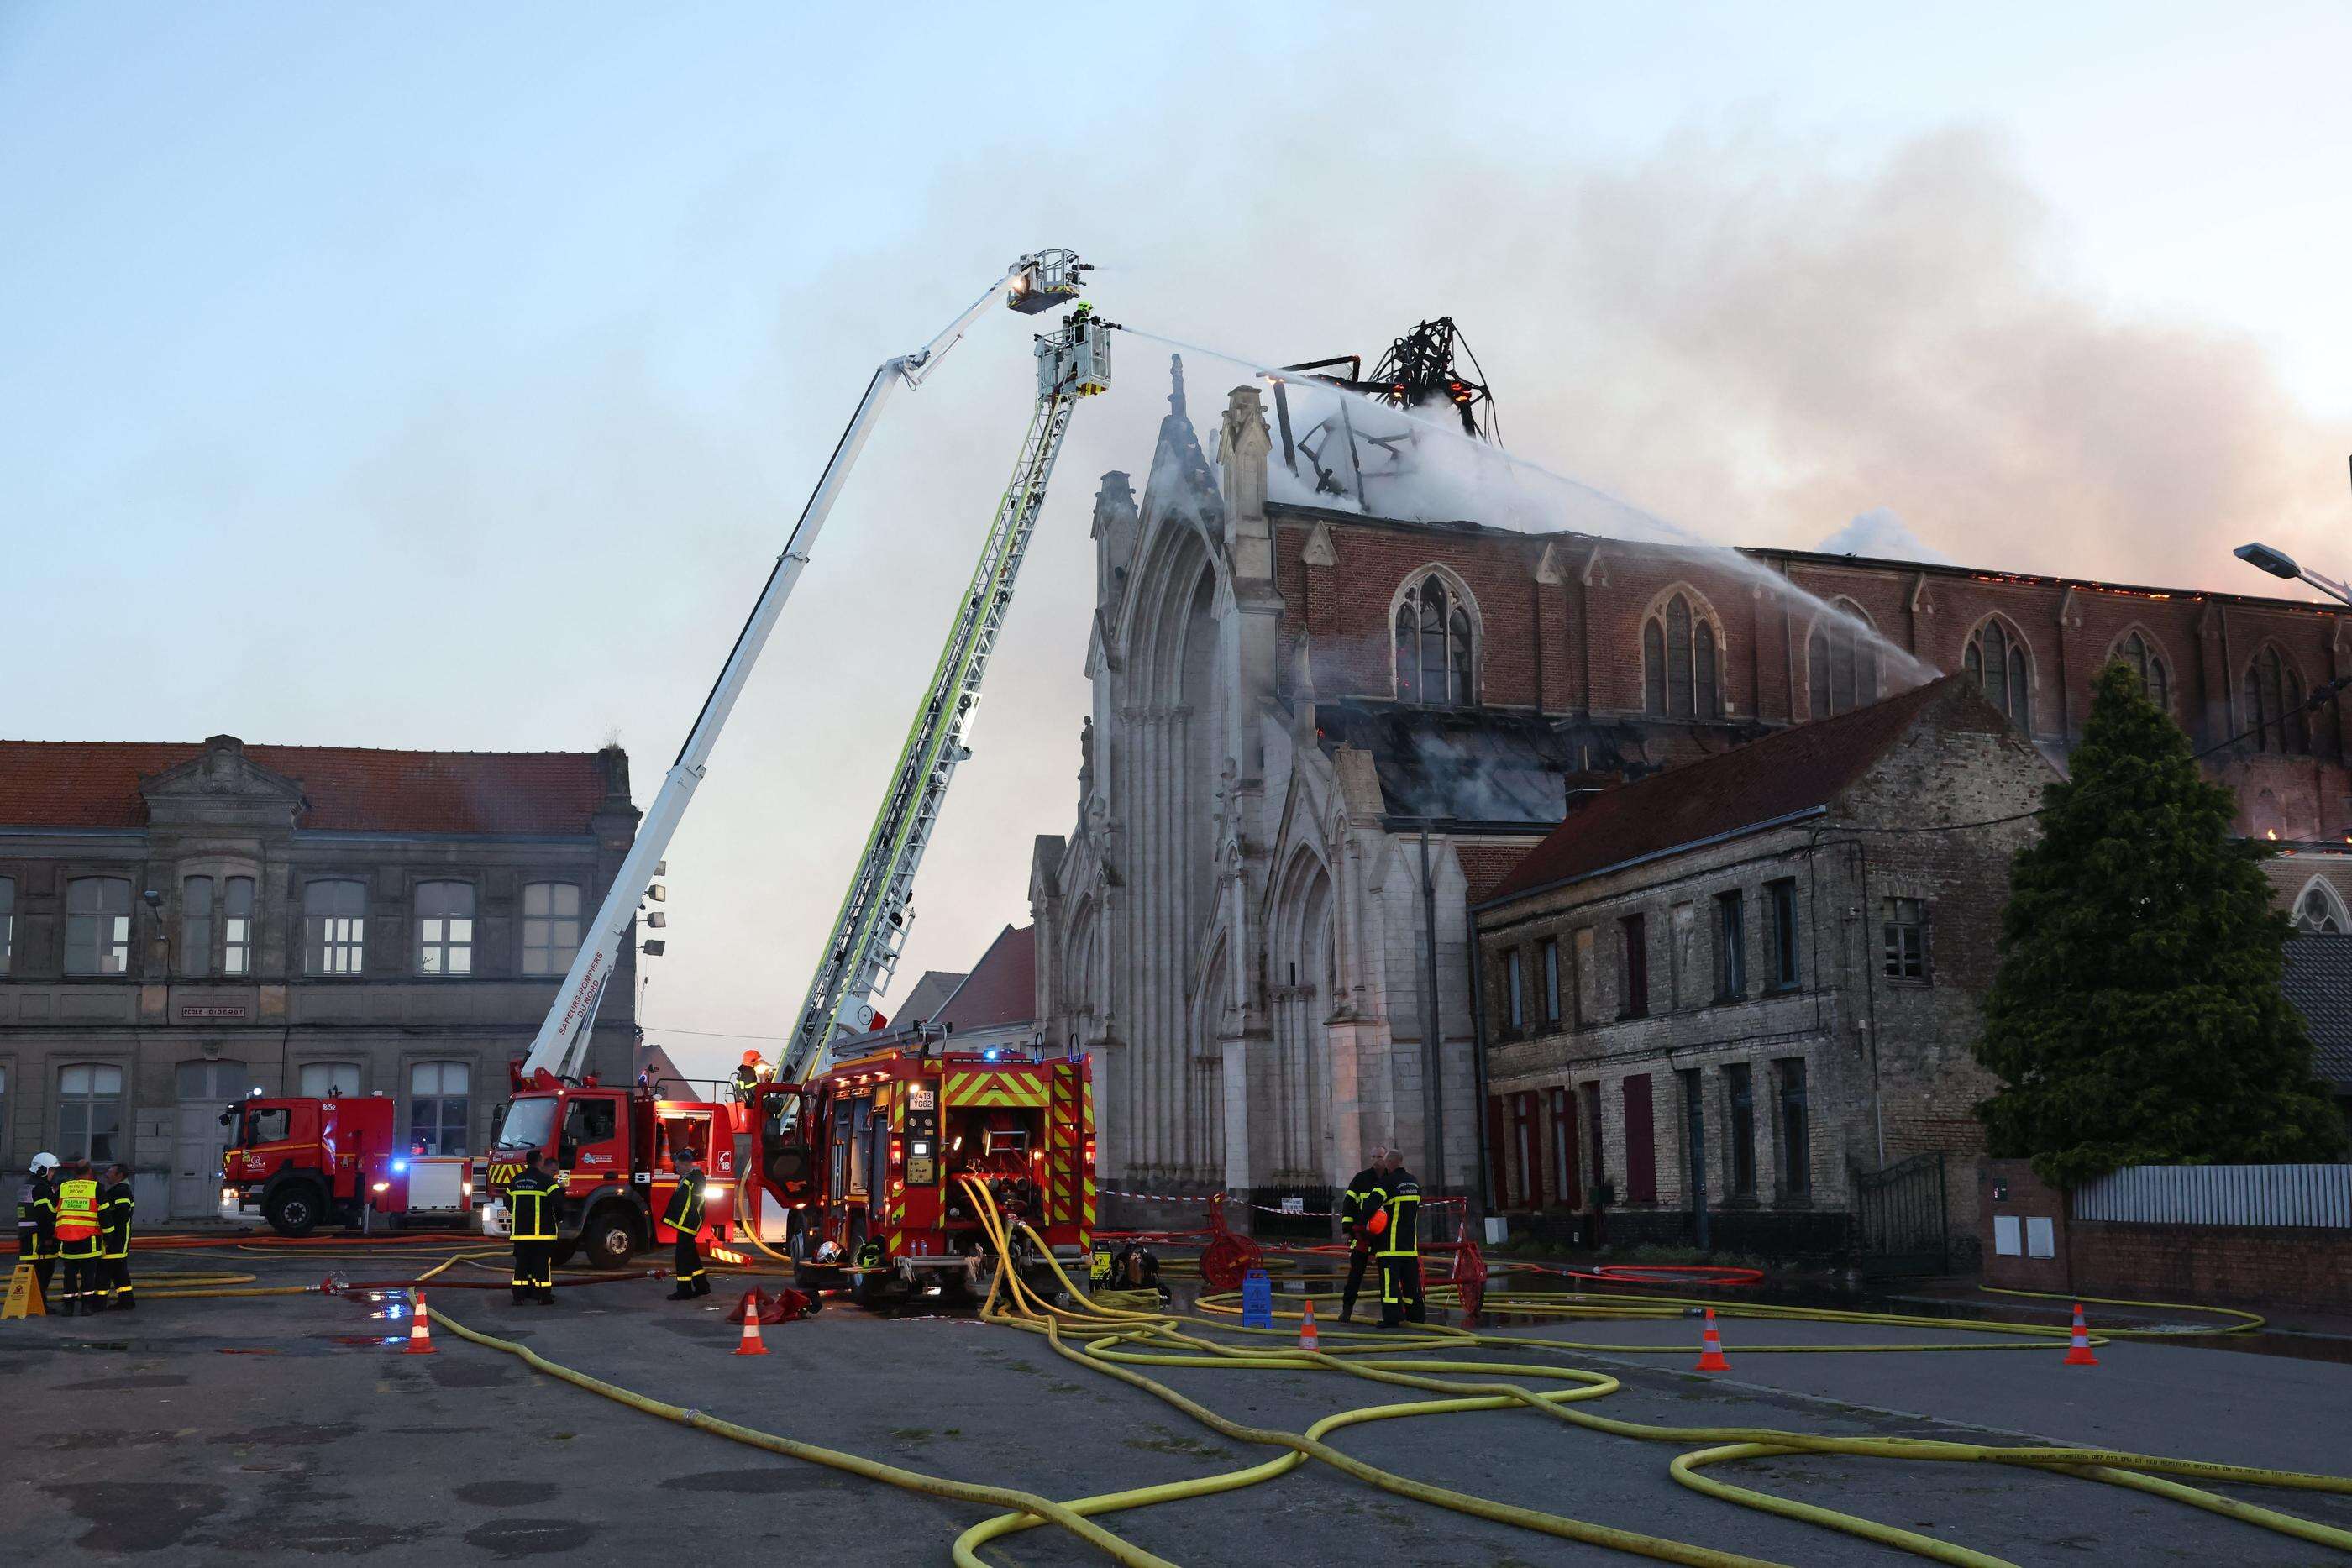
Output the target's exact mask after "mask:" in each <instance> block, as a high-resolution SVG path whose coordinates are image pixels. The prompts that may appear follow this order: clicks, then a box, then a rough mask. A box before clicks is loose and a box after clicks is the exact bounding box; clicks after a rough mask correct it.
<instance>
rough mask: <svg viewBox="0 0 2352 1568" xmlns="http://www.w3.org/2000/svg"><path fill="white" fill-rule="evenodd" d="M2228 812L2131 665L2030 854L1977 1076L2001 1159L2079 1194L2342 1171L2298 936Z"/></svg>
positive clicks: (2020, 872)
mask: <svg viewBox="0 0 2352 1568" xmlns="http://www.w3.org/2000/svg"><path fill="white" fill-rule="evenodd" d="M2236 814H2237V802H2236V800H2235V798H2234V797H2233V796H2232V795H2231V792H2230V791H2229V790H2228V789H2223V788H2221V786H2219V785H2215V784H2209V783H2207V782H2206V781H2205V780H2204V779H2203V778H2202V777H2200V774H2199V772H2198V769H2197V763H2196V761H2195V759H2194V758H2193V757H2192V756H2191V755H2190V753H2189V737H2187V736H2185V735H2183V734H2182V733H2181V731H2180V727H2179V726H2178V725H2176V724H2174V723H2173V722H2172V720H2171V719H2170V718H2168V716H2165V714H2163V713H2162V712H2161V711H2159V710H2158V708H2157V707H2156V706H2155V705H2154V704H2152V703H2150V702H2149V701H2148V700H2147V696H2146V695H2144V693H2143V692H2142V691H2141V689H2140V685H2139V683H2138V681H2137V678H2136V677H2135V676H2134V675H2133V674H2132V673H2131V671H2130V670H2128V669H2127V668H2126V667H2125V666H2124V665H2122V664H2109V665H2108V666H2107V667H2106V668H2105V670H2103V671H2101V672H2100V674H2099V677H2098V683H2097V685H2096V688H2095V695H2094V696H2093V699H2092V704H2091V714H2090V719H2089V721H2088V723H2087V724H2086V725H2085V726H2084V732H2083V744H2082V746H2081V747H2078V748H2077V749H2076V751H2075V752H2074V758H2073V763H2072V777H2071V778H2070V779H2066V780H2064V781H2063V782H2060V783H2055V784H2052V785H2050V786H2049V787H2048V788H2047V789H2045V790H2044V792H2043V813H2042V836H2041V837H2040V838H2039V839H2038V840H2036V841H2033V842H2031V843H2029V844H2027V845H2026V846H2025V847H2024V848H2022V849H2021V850H2020V851H2018V852H2017V857H2016V860H2015V861H2014V862H2012V864H2011V872H2010V896H2009V904H2008V907H2007V908H2006V909H2004V910H2003V911H2002V915H2001V934H2000V970H1999V972H1998V973H1997V974H1996V975H1995V977H1994V978H1993V984H1992V990H1991V992H1990V995H1988V997H1987V998H1986V999H1985V1019H1984V1033H1983V1036H1982V1037H1981V1038H1980V1039H1979V1040H1978V1042H1977V1046H1976V1055H1977V1060H1978V1061H1981V1062H1983V1063H1984V1064H1985V1066H1986V1067H1988V1068H1990V1070H1991V1071H1993V1072H1995V1073H1997V1074H1998V1075H1999V1076H2000V1079H2001V1082H2002V1085H2003V1086H2002V1088H2001V1089H2000V1092H1997V1093H1995V1094H1994V1095H1993V1096H1992V1097H1991V1098H1990V1099H1988V1100H1985V1101H1983V1102H1981V1103H1979V1105H1978V1106H1977V1115H1978V1117H1979V1119H1980V1120H1981V1121H1982V1122H1983V1123H1984V1124H1985V1128H1986V1131H1987V1133H1988V1134H1989V1135H1990V1142H1991V1147H1992V1152H1993V1153H1994V1154H1995V1155H2005V1156H2017V1155H2030V1156H2032V1160H2033V1168H2034V1169H2035V1170H2036V1171H2038V1172H2040V1173H2041V1175H2042V1177H2043V1179H2045V1180H2048V1181H2053V1182H2057V1183H2061V1184H2063V1185H2065V1186H2075V1185H2078V1184H2080V1183H2082V1182H2085V1181H2088V1180H2090V1179H2092V1178H2093V1177H2095V1176H2103V1175H2105V1173H2107V1172H2108V1171H2111V1170H2114V1169H2115V1168H2116V1166H2128V1165H2149V1164H2209V1163H2210V1164H2260V1163H2264V1162H2270V1161H2292V1160H2324V1159H2328V1158H2331V1157H2332V1156H2333V1155H2335V1154H2336V1150H2337V1149H2338V1147H2339V1146H2340V1145H2341V1143H2342V1126H2343V1124H2342V1121H2341V1118H2340V1117H2338V1115H2337V1114H2336V1109H2335V1106H2334V1104H2333V1103H2332V1102H2331V1101H2330V1099H2329V1098H2328V1094H2327V1091H2326V1089H2325V1088H2324V1087H2323V1086H2322V1085H2321V1083H2320V1082H2319V1081H2318V1079H2317V1078H2316V1077H2315V1075H2314V1073H2313V1071H2312V1052H2311V1041H2310V1039H2309V1037H2308V1036H2307V1035H2306V1034H2305V1030H2304V1023H2303V1019H2302V1017H2301V1015H2299V1014H2298V1013H2296V1012H2295V1010H2294V1008H2293V1007H2292V1006H2291V1005H2290V1004H2289V1003H2288V1001H2287V999H2286V996H2285V994H2284V992H2283V991H2282V990H2281V989H2280V988H2279V977H2280V974H2281V972H2282V971H2283V969H2284V966H2285V948H2284V945H2285V942H2286V937H2287V932H2288V929H2289V925H2288V919H2287V916H2286V915H2285V914H2284V912H2283V911H2281V910H2280V909H2278V908H2277V907H2276V905H2275V904H2274V902H2273V891H2272V887H2271V883H2270V879H2269V878H2268V877H2266V876H2264V875H2263V870H2262V865H2261V862H2262V861H2263V859H2265V858H2266V857H2267V856H2268V855H2270V854H2271V853H2272V852H2273V851H2272V849H2271V846H2270V845H2268V844H2266V843H2263V842H2261V841H2248V840H2242V839H2238V838H2236V837H2234V836H2233V835H2232V833H2231V821H2232V819H2233V818H2234V817H2235V816H2236Z"/></svg>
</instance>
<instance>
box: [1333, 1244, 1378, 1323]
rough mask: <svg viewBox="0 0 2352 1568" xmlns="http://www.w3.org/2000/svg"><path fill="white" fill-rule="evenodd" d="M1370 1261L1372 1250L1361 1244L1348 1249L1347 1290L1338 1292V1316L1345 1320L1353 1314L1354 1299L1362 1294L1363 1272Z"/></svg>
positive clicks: (1354, 1307) (1354, 1309)
mask: <svg viewBox="0 0 2352 1568" xmlns="http://www.w3.org/2000/svg"><path fill="white" fill-rule="evenodd" d="M1371 1260H1372V1249H1371V1248H1370V1247H1369V1246H1367V1245H1365V1244H1364V1243H1363V1242H1358V1243H1356V1245H1354V1246H1353V1247H1350V1248H1349V1249H1348V1288H1347V1289H1346V1290H1344V1291H1340V1292H1339V1316H1340V1317H1341V1319H1343V1320H1344V1319H1347V1318H1349V1317H1351V1316H1353V1315H1354V1314H1355V1311H1356V1298H1357V1297H1358V1296H1359V1295H1360V1294H1362V1293H1363V1289H1364V1270H1365V1267H1366V1266H1367V1265H1369V1264H1370V1262H1371Z"/></svg>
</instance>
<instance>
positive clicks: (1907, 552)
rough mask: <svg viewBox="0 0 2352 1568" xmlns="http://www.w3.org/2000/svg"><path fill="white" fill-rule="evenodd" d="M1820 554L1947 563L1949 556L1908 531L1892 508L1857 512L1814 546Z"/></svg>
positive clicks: (1936, 564)
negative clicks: (1849, 520)
mask: <svg viewBox="0 0 2352 1568" xmlns="http://www.w3.org/2000/svg"><path fill="white" fill-rule="evenodd" d="M1813 549H1815V550H1817V551H1819V552H1820V553H1821V554H1822V555H1858V556H1863V557H1866V558H1868V559H1874V560H1916V561H1925V562H1927V563H1928V564H1929V565H1931V566H1950V565H1952V564H1954V563H1953V560H1952V558H1951V557H1950V556H1948V555H1946V554H1945V553H1944V552H1943V551H1942V550H1939V549H1937V548H1936V547H1935V546H1933V545H1931V544H1929V543H1927V541H1926V540H1925V539H1922V538H1920V537H1919V536H1918V535H1917V534H1915V533H1913V532H1912V531H1911V525H1910V524H1908V523H1906V522H1905V521H1904V520H1903V518H1902V517H1901V516H1900V515H1899V514H1898V513H1897V512H1896V511H1895V508H1894V507H1871V508H1870V510H1868V511H1866V512H1857V513H1855V514H1854V516H1853V521H1852V522H1849V523H1848V524H1846V526H1845V527H1843V528H1840V529H1839V530H1838V531H1837V532H1835V533H1833V534H1832V535H1831V536H1830V537H1829V538H1825V539H1823V540H1822V542H1821V543H1819V544H1817V545H1815V546H1814V547H1813Z"/></svg>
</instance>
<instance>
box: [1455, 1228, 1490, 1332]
mask: <svg viewBox="0 0 2352 1568" xmlns="http://www.w3.org/2000/svg"><path fill="white" fill-rule="evenodd" d="M1453 1283H1454V1294H1455V1295H1456V1296H1457V1297H1458V1298H1459V1299H1460V1300H1461V1302H1462V1322H1463V1323H1464V1325H1465V1326H1467V1327H1475V1325H1476V1323H1477V1322H1478V1309H1479V1308H1480V1307H1482V1306H1484V1305H1486V1254H1484V1253H1482V1252H1480V1251H1479V1250H1478V1244H1477V1243H1476V1242H1475V1241H1472V1240H1470V1239H1467V1238H1465V1239H1464V1240H1463V1242H1462V1245H1461V1246H1459V1247H1458V1248H1456V1249H1454V1281H1453Z"/></svg>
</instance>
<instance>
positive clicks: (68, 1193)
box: [58, 1176, 98, 1258]
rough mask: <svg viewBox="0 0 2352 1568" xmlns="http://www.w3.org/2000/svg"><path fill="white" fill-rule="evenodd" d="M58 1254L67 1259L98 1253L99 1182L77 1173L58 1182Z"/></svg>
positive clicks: (87, 1256)
mask: <svg viewBox="0 0 2352 1568" xmlns="http://www.w3.org/2000/svg"><path fill="white" fill-rule="evenodd" d="M58 1255H59V1256H60V1257H65V1258H95V1257H97V1256H98V1183H97V1181H96V1180H95V1179H93V1178H91V1177H89V1176H73V1177H71V1178H69V1179H68V1180H66V1181H63V1182H60V1183H59V1184H58Z"/></svg>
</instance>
